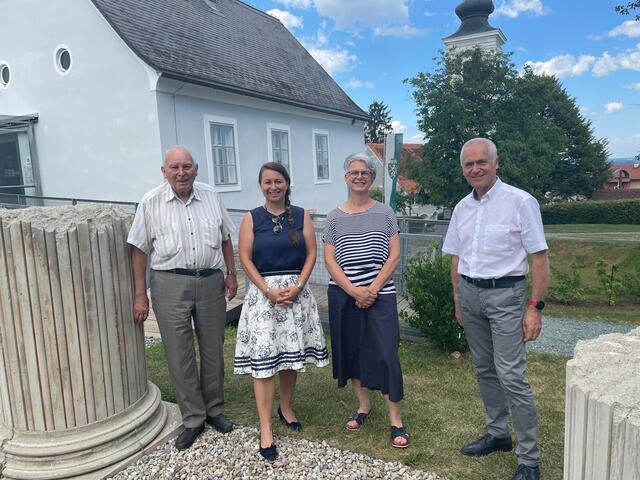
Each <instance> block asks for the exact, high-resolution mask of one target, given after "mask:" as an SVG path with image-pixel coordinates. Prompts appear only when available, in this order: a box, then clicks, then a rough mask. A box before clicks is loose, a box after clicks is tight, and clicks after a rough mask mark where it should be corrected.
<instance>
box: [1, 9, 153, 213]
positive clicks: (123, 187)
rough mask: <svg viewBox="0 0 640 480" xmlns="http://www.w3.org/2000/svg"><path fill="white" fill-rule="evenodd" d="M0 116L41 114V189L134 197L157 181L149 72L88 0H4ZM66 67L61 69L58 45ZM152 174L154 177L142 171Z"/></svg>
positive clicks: (38, 140)
mask: <svg viewBox="0 0 640 480" xmlns="http://www.w3.org/2000/svg"><path fill="white" fill-rule="evenodd" d="M1 7H2V13H1V14H0V32H2V36H3V38H4V41H2V42H1V43H0V63H3V62H6V63H7V64H8V65H9V66H10V68H11V81H10V83H9V85H8V86H7V87H6V88H0V113H1V114H8V115H21V114H29V113H38V114H39V117H40V118H39V121H38V123H37V124H36V125H35V140H36V144H37V154H38V162H39V171H40V182H41V186H42V194H43V195H47V196H64V197H71V196H73V197H77V198H92V199H107V200H124V201H138V200H139V199H140V197H141V196H142V194H143V193H144V192H145V191H147V190H149V189H150V188H152V187H153V186H155V185H156V184H158V183H159V175H160V173H159V165H160V158H161V149H160V134H159V131H158V121H157V113H156V100H155V92H154V91H152V88H153V87H154V85H155V78H154V77H156V76H155V73H154V72H152V71H151V70H150V69H149V68H148V67H147V66H145V65H144V64H143V63H142V62H141V61H140V60H139V59H138V58H137V57H136V56H135V55H134V54H133V53H132V52H131V51H130V50H129V49H128V47H126V45H125V44H124V42H123V41H122V40H121V39H120V38H119V37H118V36H117V35H116V34H115V32H114V31H113V30H112V29H111V27H110V26H109V25H108V23H107V22H106V20H105V19H104V18H103V17H102V16H101V15H100V13H99V12H98V11H97V10H96V8H95V7H94V6H93V4H92V3H91V2H90V1H89V0H56V1H51V0H19V1H16V0H5V1H2V3H1ZM59 45H65V46H66V47H68V48H69V50H70V52H71V55H72V67H71V69H70V70H69V72H68V73H67V74H66V75H64V76H63V75H60V74H59V73H58V72H57V70H56V68H55V67H54V54H55V50H56V47H57V46H59ZM151 170H153V171H154V172H157V177H152V176H151V175H149V173H148V172H150V171H151Z"/></svg>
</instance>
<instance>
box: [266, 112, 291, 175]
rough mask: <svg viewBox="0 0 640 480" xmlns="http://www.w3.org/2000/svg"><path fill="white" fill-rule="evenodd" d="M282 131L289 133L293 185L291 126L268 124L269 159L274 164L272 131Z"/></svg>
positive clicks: (288, 141)
mask: <svg viewBox="0 0 640 480" xmlns="http://www.w3.org/2000/svg"><path fill="white" fill-rule="evenodd" d="M272 130H280V131H282V132H287V143H288V146H289V169H288V170H289V176H290V177H291V183H293V152H292V151H291V128H290V127H289V125H281V124H278V123H267V156H268V157H267V158H268V159H269V161H270V162H273V161H274V160H273V143H272V141H271V131H272Z"/></svg>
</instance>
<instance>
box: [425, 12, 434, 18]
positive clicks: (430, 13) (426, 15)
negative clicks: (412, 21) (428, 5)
mask: <svg viewBox="0 0 640 480" xmlns="http://www.w3.org/2000/svg"><path fill="white" fill-rule="evenodd" d="M434 15H435V13H433V12H424V16H425V17H433V16H434Z"/></svg>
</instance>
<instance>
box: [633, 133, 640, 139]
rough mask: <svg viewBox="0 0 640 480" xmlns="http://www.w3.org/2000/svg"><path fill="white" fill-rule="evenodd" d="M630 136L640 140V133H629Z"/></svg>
mask: <svg viewBox="0 0 640 480" xmlns="http://www.w3.org/2000/svg"><path fill="white" fill-rule="evenodd" d="M631 138H633V139H634V140H640V133H634V134H633V135H631Z"/></svg>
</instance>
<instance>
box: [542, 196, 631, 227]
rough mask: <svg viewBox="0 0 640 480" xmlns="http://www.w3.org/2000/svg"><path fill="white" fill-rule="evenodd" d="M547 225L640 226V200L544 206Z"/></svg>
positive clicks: (544, 221) (543, 218)
mask: <svg viewBox="0 0 640 480" xmlns="http://www.w3.org/2000/svg"><path fill="white" fill-rule="evenodd" d="M541 212H542V221H543V223H544V224H545V225H558V224H576V223H604V224H632V225H640V200H611V201H606V202H605V201H588V202H566V203H555V204H552V205H543V206H542V207H541Z"/></svg>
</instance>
